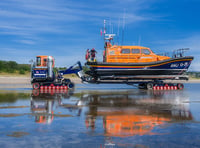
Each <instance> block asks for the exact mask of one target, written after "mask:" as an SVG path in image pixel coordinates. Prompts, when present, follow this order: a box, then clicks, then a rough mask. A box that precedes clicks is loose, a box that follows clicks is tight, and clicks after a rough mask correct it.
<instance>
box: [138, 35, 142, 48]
mask: <svg viewBox="0 0 200 148" xmlns="http://www.w3.org/2000/svg"><path fill="white" fill-rule="evenodd" d="M140 42H141V35H139V39H138V45H139V46H140Z"/></svg>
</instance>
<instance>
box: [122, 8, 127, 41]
mask: <svg viewBox="0 0 200 148" xmlns="http://www.w3.org/2000/svg"><path fill="white" fill-rule="evenodd" d="M125 16H126V11H125V9H124V16H123V28H122V45H123V44H124V28H125Z"/></svg>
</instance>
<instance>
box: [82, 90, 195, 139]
mask: <svg viewBox="0 0 200 148" xmlns="http://www.w3.org/2000/svg"><path fill="white" fill-rule="evenodd" d="M188 99H189V98H188V96H187V95H186V94H184V93H183V91H158V92H156V91H154V92H152V91H151V92H148V91H145V92H138V93H133V92H124V93H120V94H113V93H111V92H107V93H104V94H101V93H100V94H84V95H82V96H81V99H80V101H79V104H85V105H87V106H88V108H89V110H88V112H87V113H86V114H87V116H86V120H85V125H86V127H87V128H90V129H92V130H93V131H94V130H95V126H96V125H95V124H96V122H95V119H96V118H97V117H98V116H101V117H103V127H104V130H105V132H104V135H105V136H116V137H127V136H133V135H146V134H148V135H151V134H154V133H153V131H152V130H153V129H154V128H155V127H156V126H158V125H159V126H160V125H163V124H164V123H165V122H179V121H183V120H192V115H191V113H190V110H189V106H188V103H186V102H187V101H188Z"/></svg>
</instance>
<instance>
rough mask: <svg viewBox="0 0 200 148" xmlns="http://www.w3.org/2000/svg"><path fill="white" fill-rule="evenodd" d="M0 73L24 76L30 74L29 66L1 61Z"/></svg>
mask: <svg viewBox="0 0 200 148" xmlns="http://www.w3.org/2000/svg"><path fill="white" fill-rule="evenodd" d="M0 72H6V73H19V74H25V73H26V72H30V64H18V63H17V62H15V61H1V60H0Z"/></svg>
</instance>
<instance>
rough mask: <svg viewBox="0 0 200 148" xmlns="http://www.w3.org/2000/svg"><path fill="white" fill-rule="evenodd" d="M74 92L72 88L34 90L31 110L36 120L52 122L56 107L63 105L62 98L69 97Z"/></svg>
mask: <svg viewBox="0 0 200 148" xmlns="http://www.w3.org/2000/svg"><path fill="white" fill-rule="evenodd" d="M72 94H73V91H72V90H71V91H68V90H59V91H58V90H51V91H48V90H46V91H45V90H33V91H32V95H31V111H32V113H33V114H34V115H35V122H36V123H47V124H50V123H51V122H52V121H53V118H54V107H55V106H56V105H62V99H63V98H69V97H70V95H72Z"/></svg>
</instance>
